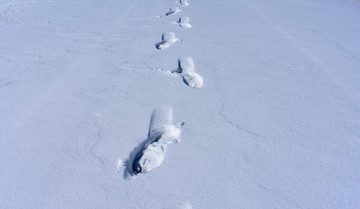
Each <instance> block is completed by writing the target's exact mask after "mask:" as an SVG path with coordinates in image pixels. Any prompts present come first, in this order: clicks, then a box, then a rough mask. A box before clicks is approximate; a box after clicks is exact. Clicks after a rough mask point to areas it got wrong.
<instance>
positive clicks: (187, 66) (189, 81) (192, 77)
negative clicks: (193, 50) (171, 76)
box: [175, 57, 204, 88]
mask: <svg viewBox="0 0 360 209" xmlns="http://www.w3.org/2000/svg"><path fill="white" fill-rule="evenodd" d="M178 63H179V66H178V69H177V70H176V71H175V72H177V73H180V75H182V77H183V80H184V83H185V84H186V85H188V86H190V87H193V88H201V87H202V86H203V83H204V80H203V78H202V77H201V76H200V75H199V74H197V73H196V72H195V65H194V61H193V59H192V58H191V57H185V58H181V59H179V62H178Z"/></svg>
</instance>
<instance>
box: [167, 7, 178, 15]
mask: <svg viewBox="0 0 360 209" xmlns="http://www.w3.org/2000/svg"><path fill="white" fill-rule="evenodd" d="M181 11H182V10H180V9H179V8H178V7H174V8H170V10H169V11H168V12H166V13H165V15H166V16H170V15H174V14H176V13H179V12H181Z"/></svg>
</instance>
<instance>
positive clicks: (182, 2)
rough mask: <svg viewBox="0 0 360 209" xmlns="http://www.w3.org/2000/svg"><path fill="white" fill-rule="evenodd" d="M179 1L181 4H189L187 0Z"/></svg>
mask: <svg viewBox="0 0 360 209" xmlns="http://www.w3.org/2000/svg"><path fill="white" fill-rule="evenodd" d="M179 3H180V4H181V5H183V6H185V7H186V6H189V2H188V0H180V1H179Z"/></svg>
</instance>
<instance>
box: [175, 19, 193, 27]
mask: <svg viewBox="0 0 360 209" xmlns="http://www.w3.org/2000/svg"><path fill="white" fill-rule="evenodd" d="M189 22H190V18H189V17H180V18H179V21H178V23H179V25H180V27H182V28H186V29H189V28H191V27H192V26H191V24H190V23H189Z"/></svg>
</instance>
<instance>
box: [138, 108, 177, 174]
mask: <svg viewBox="0 0 360 209" xmlns="http://www.w3.org/2000/svg"><path fill="white" fill-rule="evenodd" d="M180 136H181V130H180V128H179V127H178V126H175V125H173V122H172V107H171V106H162V107H161V108H159V109H156V110H154V112H153V113H152V115H151V121H150V127H149V133H148V139H147V141H148V142H147V143H146V144H145V146H144V147H143V149H141V150H140V151H139V152H138V153H137V155H136V156H135V159H134V161H133V162H132V172H133V174H134V175H137V174H139V173H149V172H151V171H153V170H154V169H156V168H158V167H159V166H160V165H161V163H162V162H163V161H164V158H165V152H166V149H167V145H169V144H172V143H174V142H179V141H180Z"/></svg>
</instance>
